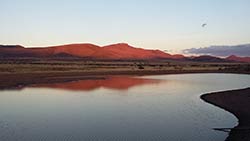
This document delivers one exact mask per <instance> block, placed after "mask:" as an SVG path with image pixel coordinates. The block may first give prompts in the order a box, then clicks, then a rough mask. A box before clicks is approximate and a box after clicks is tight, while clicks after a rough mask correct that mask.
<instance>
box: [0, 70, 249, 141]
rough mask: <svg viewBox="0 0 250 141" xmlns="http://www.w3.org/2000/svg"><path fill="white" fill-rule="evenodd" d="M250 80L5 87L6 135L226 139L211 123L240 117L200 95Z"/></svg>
mask: <svg viewBox="0 0 250 141" xmlns="http://www.w3.org/2000/svg"><path fill="white" fill-rule="evenodd" d="M1 83H3V82H1ZM249 84H250V75H236V74H182V75H160V76H143V77H109V78H108V79H100V80H86V81H77V82H69V83H64V84H52V85H40V86H32V87H29V88H25V89H22V90H20V91H17V90H13V91H0V140H1V141H12V140H20V141H31V140H44V141H46V140H48V141H57V140H58V141H62V140H108V141H110V140H115V141H118V140H122V141H123V140H163V141H166V140H170V141H175V140H185V141H222V140H224V139H225V138H226V137H227V133H224V132H220V131H215V130H213V128H227V127H234V126H235V125H236V124H237V119H236V118H235V117H234V116H233V115H232V114H230V113H228V112H226V111H224V110H222V109H220V108H217V107H215V106H212V105H210V104H207V103H205V102H203V101H202V100H201V99H200V98H199V96H200V95H201V94H203V93H207V92H212V91H220V90H228V89H236V88H245V87H248V86H249Z"/></svg>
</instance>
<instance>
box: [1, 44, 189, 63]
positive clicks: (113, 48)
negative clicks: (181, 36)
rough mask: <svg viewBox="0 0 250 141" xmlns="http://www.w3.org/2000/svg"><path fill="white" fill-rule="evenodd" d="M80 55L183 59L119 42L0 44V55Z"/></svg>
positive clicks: (91, 56)
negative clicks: (48, 45)
mask: <svg viewBox="0 0 250 141" xmlns="http://www.w3.org/2000/svg"><path fill="white" fill-rule="evenodd" d="M58 56H60V57H63V56H65V57H69V56H70V57H80V58H91V59H145V60H147V59H183V58H185V57H184V56H183V55H170V54H168V53H165V52H163V51H160V50H147V49H142V48H135V47H132V46H130V45H128V44H124V43H120V44H113V45H109V46H104V47H100V46H96V45H93V44H69V45H62V46H51V47H43V48H42V47H34V48H25V47H22V46H4V45H1V46H0V57H6V58H8V57H16V58H20V57H47V58H49V57H58Z"/></svg>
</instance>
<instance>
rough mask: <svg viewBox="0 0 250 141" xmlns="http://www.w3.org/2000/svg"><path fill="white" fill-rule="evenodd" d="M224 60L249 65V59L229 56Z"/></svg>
mask: <svg viewBox="0 0 250 141" xmlns="http://www.w3.org/2000/svg"><path fill="white" fill-rule="evenodd" d="M226 60H230V61H236V62H247V63H250V57H239V56H236V55H231V56H229V57H227V58H226Z"/></svg>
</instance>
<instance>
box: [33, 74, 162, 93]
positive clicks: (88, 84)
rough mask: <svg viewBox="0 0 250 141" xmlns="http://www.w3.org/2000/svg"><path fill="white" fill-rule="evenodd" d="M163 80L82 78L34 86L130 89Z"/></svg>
mask: <svg viewBox="0 0 250 141" xmlns="http://www.w3.org/2000/svg"><path fill="white" fill-rule="evenodd" d="M162 81H163V80H157V79H144V78H135V77H107V78H105V79H91V80H80V81H74V82H65V83H54V84H39V85H35V86H33V87H39V88H55V89H66V90H74V91H91V90H95V89H98V88H102V87H103V88H108V89H114V90H128V89H129V88H132V87H135V86H140V85H146V84H154V83H160V82H162Z"/></svg>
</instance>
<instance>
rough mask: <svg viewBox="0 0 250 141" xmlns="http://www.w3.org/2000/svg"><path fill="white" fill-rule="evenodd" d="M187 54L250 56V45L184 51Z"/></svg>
mask: <svg viewBox="0 0 250 141" xmlns="http://www.w3.org/2000/svg"><path fill="white" fill-rule="evenodd" d="M183 53H185V54H197V55H201V54H203V55H204V54H206V55H214V56H221V57H225V56H230V55H237V56H250V44H243V45H235V46H210V47H204V48H191V49H185V50H183Z"/></svg>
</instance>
